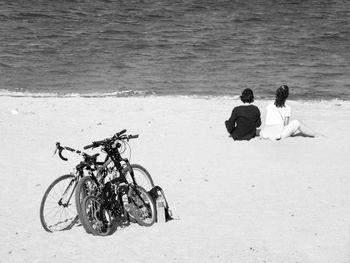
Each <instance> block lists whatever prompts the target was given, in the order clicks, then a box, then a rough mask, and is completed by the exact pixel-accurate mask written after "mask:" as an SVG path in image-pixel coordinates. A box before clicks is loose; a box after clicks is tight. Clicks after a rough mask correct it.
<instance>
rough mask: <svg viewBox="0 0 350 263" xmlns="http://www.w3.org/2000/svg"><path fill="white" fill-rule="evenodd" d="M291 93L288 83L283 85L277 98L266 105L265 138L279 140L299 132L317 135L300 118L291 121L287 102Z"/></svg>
mask: <svg viewBox="0 0 350 263" xmlns="http://www.w3.org/2000/svg"><path fill="white" fill-rule="evenodd" d="M288 95H289V88H288V86H287V85H282V86H280V87H279V88H278V89H277V90H276V99H275V101H273V102H271V103H270V104H269V105H268V106H267V107H266V120H265V125H264V127H263V129H262V130H261V133H260V136H261V137H262V138H264V139H271V140H279V139H282V138H287V137H290V136H293V135H296V134H297V133H299V134H301V135H303V136H307V137H315V136H316V133H315V132H314V131H312V130H311V129H309V128H308V127H306V126H305V124H303V123H302V122H300V121H298V120H292V121H290V117H291V108H290V106H289V105H287V104H286V100H287V98H288Z"/></svg>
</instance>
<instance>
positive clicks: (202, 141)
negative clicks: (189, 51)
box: [0, 97, 350, 263]
mask: <svg viewBox="0 0 350 263" xmlns="http://www.w3.org/2000/svg"><path fill="white" fill-rule="evenodd" d="M238 103H239V102H238V101H237V100H231V99H224V98H215V99H203V98H202V99H195V98H182V97H176V98H174V97H172V98H168V97H162V98H160V97H147V98H27V97H26V98H14V97H0V132H1V134H0V135H1V136H0V147H1V148H0V160H1V166H0V174H1V186H2V187H1V192H0V201H1V202H0V204H1V210H0V223H1V224H0V225H1V228H0V236H1V241H0V262H150V263H152V262H276V263H287V262H302V263H305V262H317V263H320V262H325V263H329V262H337V263H340V262H350V249H349V248H350V174H349V171H350V162H349V156H350V143H349V141H350V138H349V134H350V118H349V117H350V103H349V102H342V101H328V102H304V103H303V102H293V101H292V102H290V105H291V106H292V111H293V116H294V117H295V118H297V119H300V120H302V121H304V122H305V123H307V124H308V125H309V126H310V127H313V128H314V129H316V130H318V131H319V132H321V133H323V134H325V135H326V137H319V138H304V137H295V138H288V139H285V140H281V141H269V140H260V139H258V138H255V139H253V140H251V141H249V142H246V141H244V142H234V141H232V140H231V139H230V138H228V136H227V133H226V130H225V127H224V121H225V120H226V119H227V118H228V117H229V115H230V113H231V110H232V108H233V107H234V106H236V105H238ZM267 103H268V101H257V102H256V105H257V106H259V108H260V109H261V111H262V116H263V118H264V114H265V112H264V107H265V106H266V105H267ZM124 128H126V129H127V130H128V132H130V133H133V134H135V133H138V134H140V137H139V139H138V140H134V141H132V142H131V143H130V144H131V148H132V158H131V161H132V163H139V164H141V165H143V166H144V167H146V168H147V169H148V170H149V171H150V173H151V174H152V176H153V178H154V180H155V182H156V184H158V185H160V186H162V187H163V188H164V190H165V193H166V196H167V199H168V202H169V204H170V206H171V209H172V211H173V214H174V216H175V218H176V220H173V221H171V222H168V223H166V224H155V225H153V226H152V227H149V228H146V227H140V226H138V225H136V224H133V225H130V226H129V227H126V228H124V229H122V230H120V231H117V232H115V233H114V234H113V235H111V236H108V237H96V236H92V235H88V234H87V233H86V232H85V231H84V229H83V228H82V227H81V226H76V227H73V229H71V230H69V231H63V232H59V233H53V234H50V233H47V232H45V231H44V229H43V228H42V227H41V225H40V220H39V206H40V201H41V198H42V196H43V194H44V192H45V190H46V188H47V187H48V186H49V184H50V183H51V182H52V181H53V180H54V179H55V178H57V177H58V176H59V175H62V174H66V173H68V172H70V171H71V169H72V167H73V166H74V163H72V162H62V161H61V160H60V159H59V158H58V156H54V157H53V156H52V155H53V152H54V147H55V142H57V141H60V142H61V143H62V144H63V145H68V146H71V147H75V148H82V147H83V146H84V145H86V144H89V143H90V142H92V141H94V140H100V139H104V138H105V137H108V136H111V135H113V134H114V133H115V132H117V131H119V130H121V129H124Z"/></svg>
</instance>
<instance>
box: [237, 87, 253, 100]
mask: <svg viewBox="0 0 350 263" xmlns="http://www.w3.org/2000/svg"><path fill="white" fill-rule="evenodd" d="M240 98H241V101H242V102H243V103H246V102H248V103H252V102H253V101H254V94H253V91H252V90H251V89H245V90H243V92H242V95H241V97H240Z"/></svg>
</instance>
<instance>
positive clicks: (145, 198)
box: [128, 185, 157, 226]
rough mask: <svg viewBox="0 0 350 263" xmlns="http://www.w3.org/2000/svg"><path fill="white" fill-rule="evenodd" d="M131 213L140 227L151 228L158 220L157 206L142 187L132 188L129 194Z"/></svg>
mask: <svg viewBox="0 0 350 263" xmlns="http://www.w3.org/2000/svg"><path fill="white" fill-rule="evenodd" d="M128 197H129V204H130V213H131V214H132V216H133V217H134V218H135V220H136V222H137V223H138V224H139V225H140V226H151V225H153V224H154V223H155V222H156V220H157V212H156V207H155V204H154V202H153V200H152V197H151V196H150V194H149V193H148V192H147V191H146V190H145V189H144V188H142V187H141V186H139V185H136V186H134V187H131V188H130V189H129V192H128Z"/></svg>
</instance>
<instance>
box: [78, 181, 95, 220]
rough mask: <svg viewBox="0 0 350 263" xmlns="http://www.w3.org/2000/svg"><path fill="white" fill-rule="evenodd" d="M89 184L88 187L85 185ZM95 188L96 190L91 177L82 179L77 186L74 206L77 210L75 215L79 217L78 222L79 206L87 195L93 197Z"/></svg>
mask: <svg viewBox="0 0 350 263" xmlns="http://www.w3.org/2000/svg"><path fill="white" fill-rule="evenodd" d="M89 183H90V185H88V186H87V184H89ZM96 188H97V184H96V182H95V180H94V179H93V178H92V177H91V176H84V177H82V178H81V179H80V180H79V182H78V184H77V187H76V189H75V206H76V208H77V214H78V216H79V220H80V222H81V221H82V218H81V206H82V203H83V200H84V198H85V197H86V196H88V195H95V194H96V192H95V190H96Z"/></svg>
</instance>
